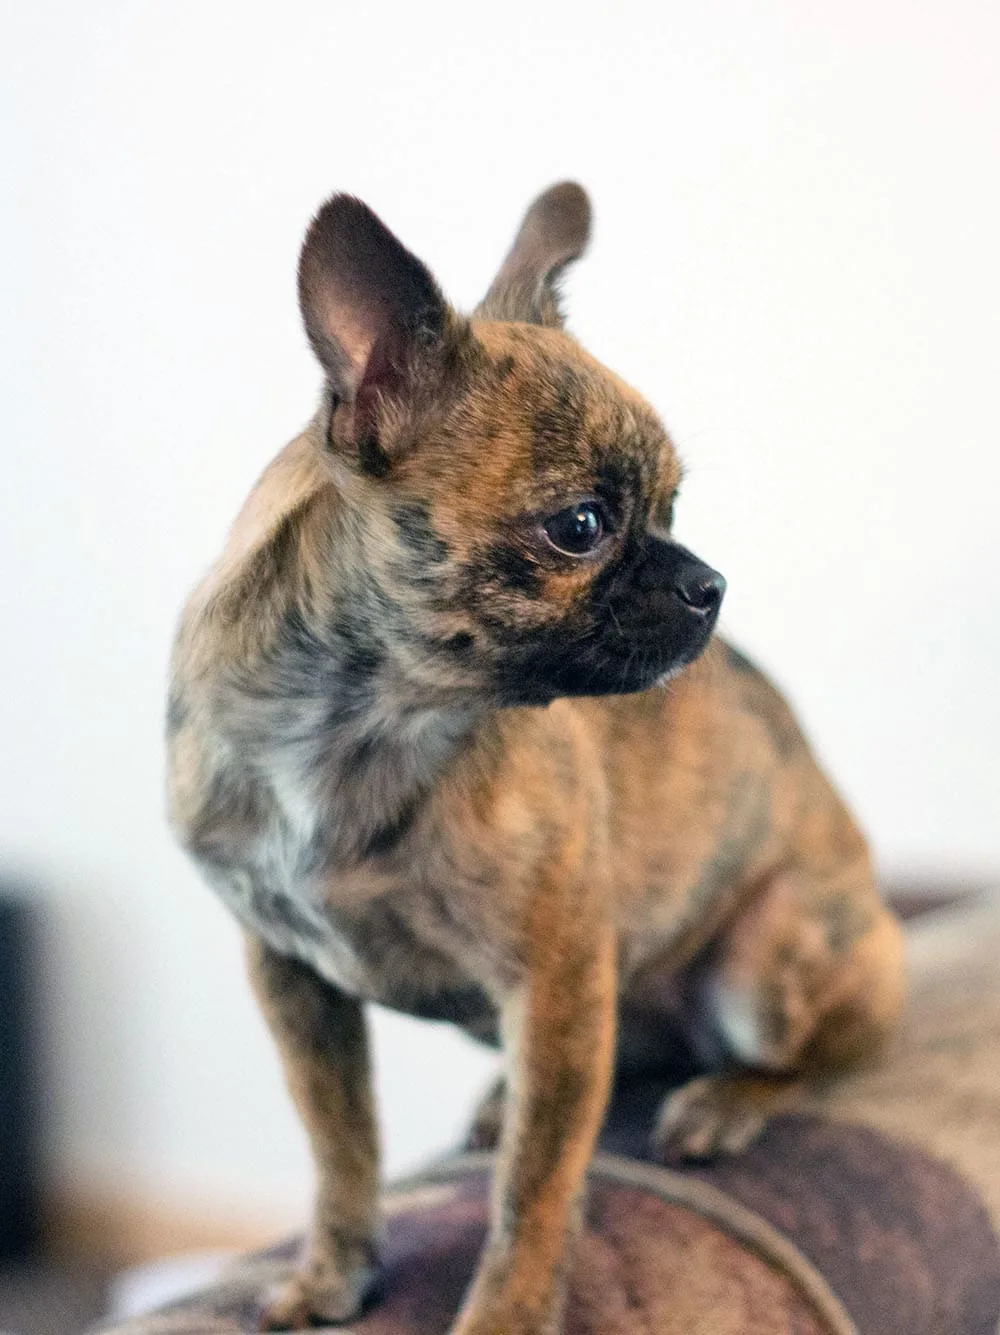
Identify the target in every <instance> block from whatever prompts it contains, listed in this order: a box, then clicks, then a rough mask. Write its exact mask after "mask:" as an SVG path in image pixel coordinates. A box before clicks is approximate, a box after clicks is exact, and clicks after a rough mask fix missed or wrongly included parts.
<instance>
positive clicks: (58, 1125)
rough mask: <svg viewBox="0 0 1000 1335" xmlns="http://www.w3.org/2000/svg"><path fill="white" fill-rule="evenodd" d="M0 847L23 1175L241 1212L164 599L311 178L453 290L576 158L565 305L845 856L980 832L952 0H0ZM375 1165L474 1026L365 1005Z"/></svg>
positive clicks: (302, 387)
mask: <svg viewBox="0 0 1000 1335" xmlns="http://www.w3.org/2000/svg"><path fill="white" fill-rule="evenodd" d="M2 25H3V26H2V30H0V51H2V53H3V55H2V60H3V64H4V67H5V68H4V71H3V79H2V90H0V95H2V97H3V115H2V122H0V129H2V134H3V138H4V144H3V148H2V161H3V163H4V168H3V176H4V184H5V186H6V187H7V190H5V192H4V194H5V197H6V198H5V201H4V210H3V215H2V238H0V240H2V244H0V256H2V259H0V263H2V266H3V275H4V281H3V290H4V297H3V301H2V303H0V320H2V327H3V332H2V338H3V340H4V342H3V349H2V355H0V377H2V380H3V384H2V387H0V389H2V392H0V415H2V437H0V438H2V450H3V473H2V478H3V483H2V486H0V569H2V571H3V579H2V582H0V605H2V621H0V625H2V627H3V630H2V635H3V651H2V654H0V751H2V771H0V868H3V869H4V870H6V871H7V872H9V873H10V874H12V875H17V876H18V877H20V878H21V879H22V880H23V881H24V882H25V883H27V884H28V885H30V886H31V887H32V889H33V893H34V894H35V895H36V896H37V897H38V898H39V899H40V900H41V901H43V903H44V905H45V906H46V909H47V922H48V931H47V935H48V937H49V939H50V942H51V945H52V949H53V956H52V960H51V962H50V965H49V968H48V973H47V981H48V985H49V989H50V996H49V1000H48V1006H49V1010H50V1013H51V1018H52V1023H53V1026H54V1031H53V1038H52V1052H51V1062H52V1066H53V1073H54V1076H55V1087H54V1096H53V1105H54V1106H53V1108H52V1113H53V1117H54V1127H55V1131H54V1135H53V1171H54V1172H55V1173H56V1174H57V1175H61V1176H62V1177H64V1178H69V1179H71V1180H75V1181H77V1182H87V1181H89V1180H92V1179H93V1180H99V1181H103V1182H116V1181H128V1182H129V1183H130V1184H132V1185H135V1184H136V1183H139V1184H141V1185H142V1186H144V1187H145V1188H147V1189H149V1190H151V1191H160V1192H162V1193H164V1194H165V1195H167V1196H177V1197H184V1196H188V1197H190V1196H195V1197H197V1196H199V1195H203V1196H205V1198H206V1199H209V1198H211V1199H214V1200H215V1201H216V1203H218V1202H220V1201H225V1202H228V1203H229V1204H232V1205H234V1206H240V1207H245V1208H247V1209H252V1210H253V1211H254V1212H255V1213H257V1214H259V1213H261V1211H262V1210H265V1209H268V1210H273V1211H274V1212H275V1218H277V1217H278V1215H279V1214H282V1213H287V1212H288V1211H294V1210H296V1209H298V1208H300V1206H301V1204H302V1202H303V1201H304V1199H305V1195H306V1192H307V1182H308V1173H307V1166H306V1157H305V1152H304V1147H303V1143H302V1140H301V1137H300V1135H299V1132H298V1128H297V1126H296V1124H295V1121H294V1118H293V1115H292V1113H291V1110H290V1108H289V1105H288V1104H287V1102H286V1100H285V1096H284V1093H283V1090H282V1087H281V1083H280V1078H279V1075H278V1071H277V1066H276V1062H275V1060H274V1058H273V1056H272V1053H271V1050H270V1046H269V1042H268V1040H267V1038H266V1036H265V1034H264V1032H263V1028H262V1024H261V1022H260V1021H259V1020H258V1019H257V1017H256V1015H255V1012H254V1010H253V1008H252V1004H251V1002H250V999H249V996H248V992H247V988H246V986H245V984H244V982H243V979H242V974H241V964H240V959H239V951H238V946H237V938H236V932H235V930H234V929H233V927H232V926H231V925H230V923H229V921H228V920H227V918H226V917H225V916H224V914H223V912H222V910H221V909H219V908H217V907H216V905H215V904H214V902H213V901H212V899H211V898H210V896H209V894H208V893H207V892H206V891H205V890H203V889H202V888H201V886H200V884H199V883H198V881H197V879H196V877H195V874H194V873H193V871H192V870H191V869H190V868H189V867H188V866H187V865H186V863H185V862H184V860H183V859H182V858H181V856H180V855H179V854H178V853H177V852H176V851H175V850H174V849H173V847H172V845H171V843H170V839H169V837H168V834H167V831H166V829H165V825H164V819H163V811H162V805H163V804H162V796H161V790H162V759H161V712H162V696H163V688H164V669H165V662H166V658H167V653H168V645H169V640H170V636H171V630H172V625H173V622H174V618H175V615H176V612H177V609H178V608H179V606H180V603H181V601H182V599H183V597H184V595H185V592H186V591H187V589H188V587H189V586H190V585H191V584H192V583H193V581H194V580H195V578H196V577H197V575H198V574H199V572H200V571H201V570H202V569H203V567H204V566H205V565H206V564H207V562H208V561H209V560H210V558H211V557H212V556H213V554H214V552H215V551H216V549H217V548H218V546H219V544H220V542H221V539H222V535H223V531H224V528H225V526H226V525H227V523H228V522H229V520H230V518H231V517H232V515H233V514H234V512H235V510H236V508H237V506H238V505H239V503H240V500H241V498H242V496H243V494H244V493H245V492H246V490H247V488H248V487H249V485H250V483H251V481H252V479H253V478H254V476H255V475H256V473H257V472H258V470H259V469H260V468H261V467H262V465H263V464H264V463H265V461H266V460H267V459H268V458H269V456H270V455H272V454H273V453H274V452H275V451H276V449H277V448H278V447H279V446H280V445H281V444H282V443H283V442H284V441H285V440H286V439H287V438H289V437H290V436H291V435H292V434H293V433H294V432H295V431H296V430H297V428H298V426H299V425H300V424H301V423H302V422H303V421H304V420H305V418H306V417H307V416H308V415H309V413H310V412H311V408H312V403H313V396H314V392H315V389H316V387H317V383H318V377H317V373H316V370H315V368H314V366H313V364H312V363H311V360H310V357H309V356H308V353H307V350H306V346H305V341H304V339H303V337H302V335H301V333H300V330H299V325H298V317H297V312H296V307H295V300H294V268H295V261H296V253H297V247H298V244H299V240H300V236H301V234H302V231H303V228H304V226H305V224H306V222H307V220H308V218H309V216H310V213H311V211H312V210H313V209H314V208H315V206H316V205H317V204H318V203H319V201H320V200H321V199H322V198H323V196H324V195H325V194H327V193H329V192H330V191H331V190H333V189H337V188H339V189H349V190H351V191H353V192H355V193H357V194H360V195H361V196H363V197H364V198H365V199H367V200H368V201H369V202H370V203H372V204H373V205H374V206H375V207H376V208H377V209H378V210H379V211H380V212H381V213H382V214H383V216H384V217H385V218H386V219H387V220H388V222H389V223H390V225H391V226H393V227H394V228H395V229H396V230H397V231H398V232H399V234H400V235H401V236H402V237H403V239H404V240H405V242H406V243H407V244H408V245H410V246H411V247H412V248H413V249H415V250H416V251H417V252H418V253H419V254H421V255H422V256H423V257H425V258H426V259H427V260H428V261H429V262H430V263H431V265H432V266H433V267H434V268H435V269H436V270H437V272H438V274H439V276H440V278H441V280H442V281H443V283H444V285H445V287H446V289H447V290H448V291H449V292H450V293H451V294H452V295H453V297H454V298H455V299H456V300H457V301H459V302H460V303H465V304H471V303H472V302H473V301H474V300H475V299H476V297H477V296H478V295H479V294H480V293H481V291H482V290H483V288H484V287H485V285H486V283H487V281H488V279H489V277H490V274H491V268H492V266H493V265H494V264H495V263H496V262H497V261H498V260H499V258H500V255H501V253H502V251H503V249H504V247H505V246H506V244H507V242H508V240H509V238H510V235H511V233H512V230H513V227H514V225H515V223H516V221H517V217H518V214H519V210H520V209H521V208H522V207H523V205H524V204H526V203H527V201H528V199H529V198H530V197H531V195H532V194H533V193H534V192H535V191H536V190H537V189H539V188H540V187H542V186H544V185H546V184H547V183H549V182H550V181H551V180H554V179H558V178H560V177H565V176H577V177H578V178H579V179H580V180H582V181H583V182H585V183H586V184H587V186H588V187H589V188H590V189H591V191H592V193H593V196H594V199H595V201H596V208H597V233H596V239H595V243H594V246H593V250H592V253H591V256H590V258H589V259H588V260H587V261H586V262H585V264H584V266H583V267H582V268H581V269H580V270H579V272H578V273H577V274H576V275H575V276H574V278H573V280H572V283H571V287H570V296H571V312H572V324H573V327H574V328H575V330H576V331H577V332H578V333H579V334H580V335H581V337H582V338H583V340H584V341H585V342H586V343H587V344H588V345H589V346H590V347H591V348H592V350H593V351H594V352H596V353H597V354H598V355H599V356H601V357H603V358H604V359H605V360H606V361H608V362H609V363H610V364H611V365H612V366H614V367H615V368H616V369H618V370H620V371H621V372H622V373H623V374H625V375H626V376H627V377H628V378H630V379H632V380H633V381H634V382H635V383H636V384H637V385H639V386H640V387H641V388H642V389H643V390H644V391H645V392H646V393H647V394H648V395H649V396H650V397H651V398H652V400H653V401H654V402H655V403H656V404H657V406H658V407H660V408H661V409H662V411H663V413H664V415H665V417H666V420H667V421H668V423H669V424H670V425H671V426H672V429H673V431H674V434H675V436H676V438H677V440H678V441H679V443H680V446H681V448H682V451H683V453H684V455H685V456H686V458H687V460H688V463H689V467H690V479H689V482H688V484H687V486H686V494H685V499H684V501H683V502H682V506H681V509H680V522H679V529H680V532H681V535H682V536H683V537H685V538H686V539H687V540H688V541H689V542H690V543H691V545H692V546H694V547H695V548H696V550H698V551H699V552H701V553H703V554H704V555H705V556H706V557H707V558H709V559H710V560H711V561H713V562H714V563H715V564H717V565H718V566H719V567H720V568H721V569H722V570H723V571H724V572H725V573H726V574H727V576H728V577H729V580H730V594H729V597H728V600H727V605H726V621H727V624H728V628H729V630H730V631H731V632H732V633H733V634H735V635H736V636H737V637H738V638H739V639H740V640H741V642H742V643H743V644H745V646H746V647H747V648H748V649H750V650H751V651H753V652H755V653H756V654H757V655H758V656H759V657H760V658H761V659H762V660H763V661H764V662H765V664H767V665H768V666H769V667H771V668H772V670H773V671H774V672H775V673H776V674H777V676H778V678H779V680H781V681H782V682H783V683H784V684H785V685H786V686H787V687H788V688H789V690H790V692H791V694H792V695H793V697H794V698H795V699H796V700H797V701H798V703H799V704H800V706H801V708H802V710H803V712H804V714H805V716H806V719H807V721H808V723H809V726H810V729H811V731H812V733H813V735H814V737H815V738H816V739H817V741H818V743H819V744H820V747H821V749H822V751H823V753H824V755H825V756H826V758H827V760H828V762H829V764H830V765H831V767H832V768H833V769H834V770H835V771H836V773H837V774H838V776H839V777H840V779H841V780H842V782H843V785H844V786H845V788H846V789H847V791H848V792H849V793H850V795H851V797H852V798H853V800H854V801H855V803H856V804H857V806H858V808H859V809H860V811H861V813H862V814H863V817H864V819H865V821H866V823H867V825H868V826H869V828H870V830H871V831H872V833H873V836H874V839H875V843H876V846H877V849H878V852H879V854H880V856H881V859H882V862H883V865H884V866H885V867H886V868H887V869H888V870H889V871H896V872H899V871H910V870H914V869H928V868H929V869H935V868H947V869H950V870H951V871H953V872H964V873H985V874H990V873H991V872H995V871H997V870H998V869H1000V830H998V825H1000V820H998V818H1000V773H998V766H1000V759H998V758H1000V709H998V703H997V701H998V690H997V682H998V676H1000V553H998V541H997V514H998V505H1000V466H998V447H1000V441H998V434H1000V433H998V427H1000V405H998V363H1000V263H998V257H997V248H998V239H1000V186H998V179H1000V178H998V169H1000V82H998V80H997V77H996V70H997V58H998V51H1000V8H998V7H997V6H996V4H995V3H993V2H992V0H949V3H947V4H945V3H940V2H939V3H929V0H845V2H844V3H840V4H837V5H817V4H808V5H803V4H802V3H800V0H716V3H713V4H709V5H695V4H683V3H680V2H679V0H648V2H646V3H643V2H641V0H634V2H633V3H627V2H626V3H617V4H610V3H608V4H604V5H588V4H585V3H580V0H577V2H576V3H570V2H566V0H561V2H558V3H545V4H542V3H538V0H534V2H533V3H522V2H521V0H515V2H514V3H506V4H502V5H489V6H487V5H476V4H473V3H469V0H464V2H463V3H455V4H442V3H421V4H410V3H402V2H400V3H386V4H382V5H375V4H373V5H366V4H360V3H334V2H332V0H285V3H283V4H280V5H278V4H265V3H261V2H260V0H256V2H250V0H171V2H170V3H167V0H159V3H154V2H147V3H140V2H133V3H129V2H127V0H89V2H88V3H87V4H79V3H76V2H75V0H32V3H31V4H30V5H29V4H22V5H19V6H15V5H13V4H8V5H6V6H5V7H4V13H3V18H2ZM378 1040H379V1057H380V1067H379V1074H380V1088H381V1095H382V1101H383V1111H384V1120H385V1127H386V1147H387V1153H388V1162H389V1167H390V1168H391V1169H398V1168H399V1167H401V1166H403V1165H406V1164H409V1163H412V1162H414V1161H415V1160H417V1159H419V1158H420V1157H421V1156H422V1155H423V1154H425V1153H426V1152H427V1150H428V1149H429V1148H430V1147H432V1146H436V1145H440V1144H444V1143H446V1142H447V1141H448V1140H449V1138H450V1137H451V1136H452V1135H453V1134H454V1132H455V1129H456V1128H457V1126H458V1125H459V1124H460V1123H461V1121H462V1119H463V1117H464V1115H465V1112H466V1110H467V1108H468V1105H469V1102H470V1100H471V1097H472V1092H473V1090H474V1089H475V1088H476V1087H477V1086H478V1084H479V1083H480V1082H481V1080H482V1078H483V1074H484V1071H485V1068H486V1066H487V1065H488V1063H487V1062H486V1061H485V1059H483V1058H481V1057H479V1056H476V1055H473V1054H472V1053H471V1050H470V1049H468V1048H467V1047H466V1046H465V1045H464V1044H463V1043H462V1042H461V1040H459V1039H458V1038H457V1037H455V1036H453V1035H449V1034H447V1033H444V1032H441V1031H438V1030H436V1029H432V1028H429V1027H428V1028H420V1027H419V1026H416V1025H411V1024H410V1023H409V1022H407V1021H404V1020H402V1019H399V1018H393V1017H387V1018H385V1019H384V1021H381V1022H380V1023H379V1029H378Z"/></svg>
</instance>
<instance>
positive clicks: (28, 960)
mask: <svg viewBox="0 0 1000 1335" xmlns="http://www.w3.org/2000/svg"><path fill="white" fill-rule="evenodd" d="M34 928H35V919H34V915H33V913H32V911H31V910H30V909H29V908H28V906H27V904H25V903H24V902H23V901H21V900H19V899H17V898H16V897H14V896H13V895H11V894H0V1260H11V1259H14V1258H20V1257H23V1256H26V1255H27V1254H28V1253H30V1252H31V1251H32V1250H33V1248H34V1247H35V1246H36V1244H37V1242H38V1239H39V1231H40V1208H39V1180H38V1179H39V1171H38V1155H39V1150H40V1145H39V1136H38V1098H37V1092H38V1086H37V1070H38V1061H37V1055H36V1053H35V1042H34V1033H33V1029H34V1024H33V1021H34V1013H35V1006H34V998H33V996H32V983H33V979H34V977H35V976H36V973H37V970H36V967H35V958H34V957H35V951H34V941H33V937H34Z"/></svg>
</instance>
